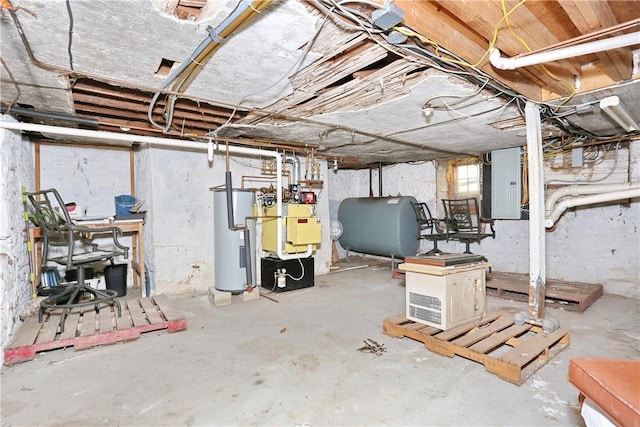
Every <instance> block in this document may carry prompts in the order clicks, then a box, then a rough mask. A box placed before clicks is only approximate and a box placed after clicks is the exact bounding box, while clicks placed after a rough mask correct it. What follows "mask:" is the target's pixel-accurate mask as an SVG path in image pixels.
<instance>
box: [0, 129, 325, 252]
mask: <svg viewBox="0 0 640 427" xmlns="http://www.w3.org/2000/svg"><path fill="white" fill-rule="evenodd" d="M0 128H5V129H12V130H21V131H30V132H42V133H50V134H55V135H66V136H80V137H85V138H93V139H101V140H107V141H129V142H141V143H146V144H150V145H155V146H158V147H169V148H181V149H196V150H201V151H207V150H211V145H208V144H205V143H202V142H192V141H182V140H180V139H171V138H158V137H155V136H142V135H131V134H125V133H117V132H106V131H97V130H88V129H75V128H67V127H59V126H48V125H38V124H34V123H22V122H13V121H4V120H0ZM215 150H216V151H225V152H226V150H227V147H226V145H225V146H224V147H222V148H219V149H218V148H216V149H215ZM229 153H234V154H245V155H256V156H265V157H273V158H275V159H276V215H277V218H276V228H277V229H276V239H277V241H278V247H277V250H276V253H277V255H278V258H280V259H282V260H288V259H297V258H308V257H309V256H311V253H312V252H313V245H307V251H306V252H304V253H301V254H299V253H297V254H285V253H284V250H283V248H282V155H281V154H280V153H278V152H276V151H270V150H262V149H259V148H249V147H237V146H232V145H230V146H229Z"/></svg>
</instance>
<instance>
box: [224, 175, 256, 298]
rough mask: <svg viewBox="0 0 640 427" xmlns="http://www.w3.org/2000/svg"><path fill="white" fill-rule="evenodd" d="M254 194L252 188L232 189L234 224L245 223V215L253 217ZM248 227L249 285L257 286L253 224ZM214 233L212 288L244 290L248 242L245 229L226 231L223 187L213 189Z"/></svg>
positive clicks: (248, 222) (227, 224) (227, 228)
mask: <svg viewBox="0 0 640 427" xmlns="http://www.w3.org/2000/svg"><path fill="white" fill-rule="evenodd" d="M254 204H255V194H254V192H253V191H251V190H241V189H234V190H233V216H234V223H235V224H244V223H245V218H246V217H249V216H253V215H254V213H253V205H254ZM246 223H247V225H248V226H249V236H250V238H249V243H250V244H249V246H250V253H251V272H252V285H253V286H256V256H255V254H256V226H255V224H256V223H255V221H254V220H249V221H246ZM213 233H214V236H213V237H214V244H213V247H214V267H215V280H216V282H215V288H216V289H217V290H219V291H226V292H233V293H240V292H244V291H245V290H246V285H247V277H246V265H247V263H246V251H247V244H246V243H247V242H245V239H244V230H229V223H228V221H227V195H226V192H225V189H224V188H219V189H215V190H213Z"/></svg>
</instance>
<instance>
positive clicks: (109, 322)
mask: <svg viewBox="0 0 640 427" xmlns="http://www.w3.org/2000/svg"><path fill="white" fill-rule="evenodd" d="M111 310H112V307H111V305H106V306H102V307H100V314H99V316H98V321H99V324H100V325H99V327H100V333H101V334H103V333H105V332H110V331H113V313H112V312H111Z"/></svg>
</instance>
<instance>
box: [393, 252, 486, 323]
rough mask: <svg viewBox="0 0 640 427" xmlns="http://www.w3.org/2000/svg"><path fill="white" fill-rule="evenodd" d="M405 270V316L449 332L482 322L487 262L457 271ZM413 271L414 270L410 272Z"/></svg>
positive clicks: (409, 268)
mask: <svg viewBox="0 0 640 427" xmlns="http://www.w3.org/2000/svg"><path fill="white" fill-rule="evenodd" d="M407 265H409V264H406V263H405V264H402V265H401V266H400V269H401V270H405V271H406V317H407V319H409V320H412V321H414V322H418V323H422V324H425V325H429V326H433V327H435V328H438V329H442V330H447V329H451V328H453V327H456V326H459V325H461V324H464V323H468V322H472V321H476V320H480V319H481V318H482V316H484V314H485V310H486V290H485V268H486V267H487V263H479V264H477V266H475V267H474V266H461V267H458V268H450V267H449V268H447V267H444V268H436V267H433V268H429V269H425V270H423V271H424V272H421V267H420V266H418V268H415V269H414V268H412V266H411V265H409V267H407ZM411 270H413V271H411Z"/></svg>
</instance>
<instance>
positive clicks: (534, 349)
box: [500, 329, 568, 366]
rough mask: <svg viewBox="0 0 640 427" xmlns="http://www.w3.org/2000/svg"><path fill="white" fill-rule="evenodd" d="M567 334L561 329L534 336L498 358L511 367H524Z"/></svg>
mask: <svg viewBox="0 0 640 427" xmlns="http://www.w3.org/2000/svg"><path fill="white" fill-rule="evenodd" d="M567 334H568V332H567V331H565V330H563V329H558V330H556V331H554V332H552V333H550V334H536V335H535V336H533V337H530V338H529V339H528V340H526V341H523V342H522V344H521V345H519V346H518V347H514V348H513V349H512V350H511V351H509V352H507V353H505V354H503V355H502V356H500V360H502V361H503V362H507V363H510V364H512V365H516V366H524V365H526V364H527V363H529V362H530V361H531V360H533V359H535V358H536V357H538V356H539V355H540V354H541V353H542V352H544V351H545V350H546V349H548V348H549V347H550V346H552V345H553V344H555V343H556V342H558V341H560V340H561V339H562V338H563V337H564V336H566V335H567Z"/></svg>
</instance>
